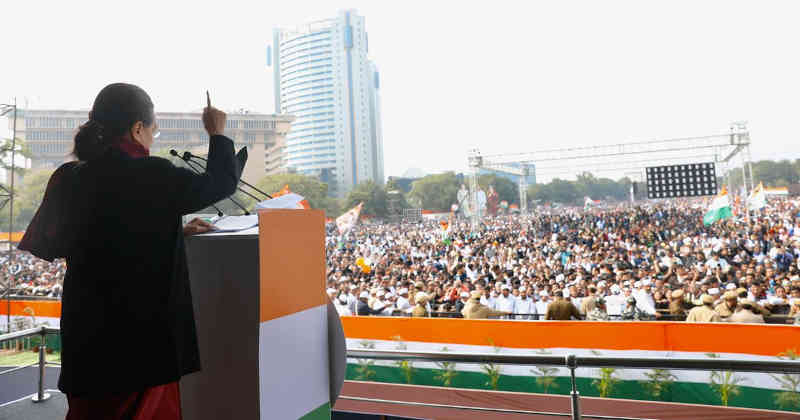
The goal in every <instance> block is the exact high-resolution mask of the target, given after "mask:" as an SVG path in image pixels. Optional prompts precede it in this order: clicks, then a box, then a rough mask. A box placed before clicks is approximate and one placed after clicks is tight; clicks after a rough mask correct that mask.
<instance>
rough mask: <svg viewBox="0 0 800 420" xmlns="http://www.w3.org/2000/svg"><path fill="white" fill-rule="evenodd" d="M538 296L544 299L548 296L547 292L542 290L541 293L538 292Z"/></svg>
mask: <svg viewBox="0 0 800 420" xmlns="http://www.w3.org/2000/svg"><path fill="white" fill-rule="evenodd" d="M539 296H541V297H545V296H549V295H548V294H547V290H542V291H541V292H539Z"/></svg>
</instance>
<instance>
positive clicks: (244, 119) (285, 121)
mask: <svg viewBox="0 0 800 420" xmlns="http://www.w3.org/2000/svg"><path fill="white" fill-rule="evenodd" d="M19 114H20V115H19V117H18V119H17V137H18V138H20V139H22V140H23V141H24V142H25V144H26V145H27V147H28V149H29V150H30V153H31V163H32V167H33V168H42V167H52V168H55V167H57V166H58V165H60V164H62V163H64V162H66V161H69V160H72V157H71V156H70V153H72V147H73V140H74V138H75V133H76V132H77V130H78V127H80V126H81V125H82V124H83V123H85V122H86V119H87V114H88V112H87V111H67V110H33V109H24V110H20V111H19ZM201 117H202V114H200V113H188V112H186V113H182V112H157V113H156V122H158V127H159V130H160V131H161V135H160V136H159V138H158V139H156V141H155V142H154V143H153V146H152V150H151V151H152V152H153V153H155V154H159V153H161V154H165V152H166V151H168V150H169V149H177V150H178V151H180V152H183V151H185V150H190V151H192V152H195V153H196V152H205V150H206V149H207V148H208V134H207V133H206V131H205V128H203V122H202V121H201ZM292 120H293V118H292V117H291V116H289V115H264V114H252V113H228V118H227V122H226V123H225V135H227V136H228V137H230V138H231V139H232V140H233V142H234V144H236V146H237V149H238V148H239V147H242V146H247V148H248V155H249V158H248V162H247V165H246V166H245V171H244V174H243V177H244V178H245V179H247V180H248V181H250V182H255V181H258V180H259V179H261V177H263V176H264V175H267V174H272V173H278V172H281V171H283V169H281V168H280V167H277V166H279V165H276V164H275V162H276V161H278V162H279V161H280V160H281V159H284V157H283V156H284V152H283V149H282V145H283V144H284V143H285V142H284V137H285V136H286V133H287V132H289V130H290V128H291V123H292ZM9 125H11V120H9Z"/></svg>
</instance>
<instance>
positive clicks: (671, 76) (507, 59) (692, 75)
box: [0, 0, 800, 176]
mask: <svg viewBox="0 0 800 420" xmlns="http://www.w3.org/2000/svg"><path fill="white" fill-rule="evenodd" d="M6 3H9V4H4V5H3V6H2V19H0V21H1V22H2V24H0V30H2V32H3V33H4V39H3V41H4V42H3V46H2V49H0V51H2V60H0V103H5V102H10V101H11V100H12V98H13V97H14V96H16V97H17V98H18V101H19V102H20V105H21V106H24V105H25V103H27V104H28V106H30V107H31V108H39V109H87V110H88V108H89V107H90V106H91V103H92V101H93V99H94V96H95V95H96V94H97V92H98V91H99V90H100V89H101V88H102V87H103V86H105V85H106V84H108V83H112V82H118V81H125V82H130V83H135V84H138V85H140V86H142V87H143V88H144V89H145V90H147V91H148V92H149V93H150V95H151V96H152V98H153V100H154V102H155V104H156V109H157V111H173V112H179V111H194V110H199V109H200V108H202V107H203V105H204V101H205V91H206V89H208V90H210V91H211V95H212V101H213V102H214V105H215V106H217V107H219V108H221V109H224V110H234V109H240V108H245V109H248V110H250V111H252V112H262V113H273V112H274V104H273V86H272V68H269V67H267V66H266V64H267V61H266V47H267V45H269V44H270V43H271V42H272V30H273V28H275V27H285V26H294V25H296V24H301V23H304V22H308V21H311V20H316V19H323V18H328V17H332V16H335V14H336V13H337V11H339V10H342V9H356V10H357V11H358V13H359V14H360V15H363V16H365V18H366V29H367V32H368V33H369V47H370V52H369V55H370V58H371V59H372V60H374V61H375V62H376V64H377V65H378V67H379V70H380V74H381V96H382V117H383V138H384V150H385V151H384V154H385V159H386V160H385V173H386V175H387V176H390V175H401V174H402V173H403V172H405V171H406V170H407V169H408V168H421V169H422V170H424V171H425V172H428V173H434V172H441V171H445V170H455V171H463V170H465V169H466V168H467V150H468V149H471V148H476V147H477V148H478V149H479V150H480V151H481V152H482V153H483V154H496V153H518V152H531V151H536V150H543V149H554V148H562V147H564V148H566V147H579V146H589V145H605V144H617V143H625V142H630V141H645V140H650V139H663V138H673V137H681V136H695V135H697V136H699V135H708V134H716V133H724V132H726V131H727V130H728V127H729V124H730V123H731V122H733V121H741V120H744V121H747V122H748V128H749V130H750V137H751V141H752V154H753V158H754V159H755V160H758V159H764V158H770V159H783V158H788V159H796V158H800V141H798V140H800V139H799V138H798V137H800V135H798V130H797V129H796V127H794V125H793V124H794V122H796V121H797V120H798V117H799V116H800V54H798V50H797V47H798V40H800V25H797V24H796V20H797V16H800V2H797V1H769V0H762V1H746V2H745V1H732V0H728V1H659V2H655V1H549V2H544V1H528V2H520V1H502V0H497V1H492V2H474V1H466V2H453V1H424V2H423V1H410V0H409V1H403V2H388V1H374V0H373V1H349V2H343V1H339V0H327V1H287V2H252V1H239V0H228V1H225V2H213V3H212V2H198V1H176V0H169V1H159V2H150V1H139V2H136V3H135V7H134V6H133V5H134V3H119V2H108V1H103V2H93V1H81V0H73V1H67V2H63V1H49V0H47V1H39V2H30V1H28V2H25V1H16V2H6ZM122 4H126V5H125V6H122ZM0 126H1V127H0V135H6V136H7V135H9V133H7V132H4V130H5V128H6V126H7V124H6V122H5V121H0ZM578 169H579V168H578ZM576 172H577V169H576Z"/></svg>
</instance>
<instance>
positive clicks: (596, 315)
mask: <svg viewBox="0 0 800 420" xmlns="http://www.w3.org/2000/svg"><path fill="white" fill-rule="evenodd" d="M586 320H587V321H608V312H606V300H605V299H603V297H602V296H598V297H595V298H594V308H593V309H592V310H591V311H589V313H588V314H586Z"/></svg>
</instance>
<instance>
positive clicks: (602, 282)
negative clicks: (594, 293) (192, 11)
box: [597, 280, 606, 287]
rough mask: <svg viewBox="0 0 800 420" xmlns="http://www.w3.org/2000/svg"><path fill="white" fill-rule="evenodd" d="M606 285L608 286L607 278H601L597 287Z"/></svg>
mask: <svg viewBox="0 0 800 420" xmlns="http://www.w3.org/2000/svg"><path fill="white" fill-rule="evenodd" d="M605 286H606V281H605V280H600V281H599V282H597V287H605Z"/></svg>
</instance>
